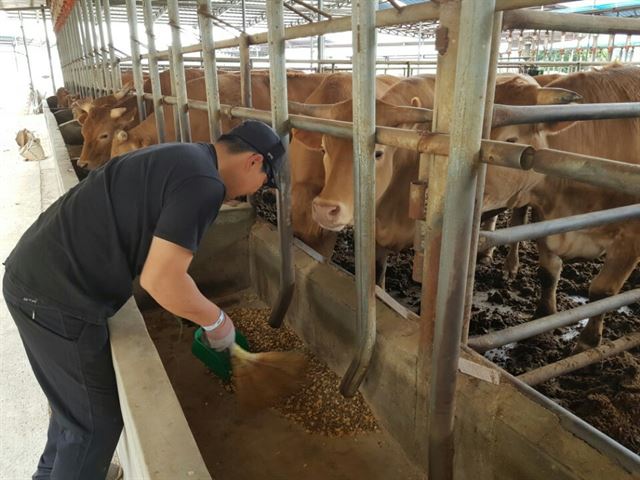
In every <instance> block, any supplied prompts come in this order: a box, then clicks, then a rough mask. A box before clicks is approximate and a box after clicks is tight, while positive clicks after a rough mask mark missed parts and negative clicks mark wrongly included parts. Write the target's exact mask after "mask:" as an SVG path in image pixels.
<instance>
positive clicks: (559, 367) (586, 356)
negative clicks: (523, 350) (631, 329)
mask: <svg viewBox="0 0 640 480" xmlns="http://www.w3.org/2000/svg"><path fill="white" fill-rule="evenodd" d="M639 345H640V332H635V333H630V334H628V335H625V336H624V337H620V338H618V339H617V340H613V341H611V340H604V341H603V343H602V345H599V346H598V347H595V348H591V349H589V350H585V351H584V352H580V353H578V354H577V355H572V356H570V357H567V358H563V359H562V360H559V361H557V362H554V363H550V364H549V365H545V366H543V367H540V368H536V369H535V370H531V371H528V372H526V373H523V374H522V375H518V377H517V378H518V380H522V381H523V382H524V383H526V384H527V385H538V384H540V383H543V382H546V381H547V380H550V379H552V378H555V377H559V376H560V375H565V374H567V373H571V372H573V371H575V370H579V369H581V368H584V367H587V366H589V365H592V364H594V363H598V362H601V361H602V360H605V359H607V358H609V357H612V356H614V355H618V354H619V353H622V352H624V351H626V350H631V349H632V348H635V347H637V346H639Z"/></svg>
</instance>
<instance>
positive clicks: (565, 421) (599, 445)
mask: <svg viewBox="0 0 640 480" xmlns="http://www.w3.org/2000/svg"><path fill="white" fill-rule="evenodd" d="M462 350H464V351H465V352H466V354H467V355H471V356H473V360H474V361H476V362H478V363H480V364H481V365H484V366H486V367H488V368H493V369H495V368H496V366H495V365H494V364H493V363H491V362H490V361H489V360H487V359H486V358H484V357H482V356H481V355H478V354H476V353H474V352H473V350H471V349H470V348H468V347H466V346H464V345H463V346H462ZM500 380H501V383H505V382H506V383H508V384H509V385H511V386H513V387H514V388H515V389H516V390H517V391H518V392H519V393H521V394H523V395H524V396H525V397H527V398H528V399H529V400H531V401H533V402H535V403H536V404H538V405H540V406H542V407H543V408H545V409H546V410H548V411H549V412H551V413H553V414H554V415H555V416H556V417H557V418H558V421H559V422H560V424H561V425H562V427H563V428H564V429H565V430H567V431H568V432H570V433H572V434H573V435H575V436H576V438H579V439H580V440H582V441H584V442H585V443H586V444H587V445H589V446H591V447H592V448H594V449H595V450H597V451H598V452H601V453H602V454H603V455H604V456H605V457H607V458H609V459H611V461H612V462H614V464H615V465H617V466H620V467H621V468H623V469H624V470H625V471H626V472H628V473H629V474H630V475H631V477H632V478H635V477H637V476H639V475H640V457H638V455H636V454H635V453H633V452H632V451H630V450H629V449H627V448H625V447H623V446H622V445H620V444H619V443H618V442H616V441H615V440H613V439H611V438H610V437H608V436H607V435H605V434H604V433H602V432H600V431H599V430H596V429H595V428H594V427H593V426H591V425H589V424H588V423H587V422H585V421H584V420H582V419H581V418H579V417H578V416H576V415H575V414H573V413H571V412H570V411H568V410H567V409H565V408H563V407H561V406H560V405H558V404H557V403H556V402H554V401H553V400H550V399H549V398H547V397H545V396H544V395H543V394H541V393H540V392H538V391H537V390H535V389H533V388H532V387H530V386H529V385H527V384H526V383H524V382H523V381H522V380H519V379H518V378H516V377H514V376H513V375H510V374H509V373H508V372H505V371H504V370H501V371H500ZM634 476H635V477H634Z"/></svg>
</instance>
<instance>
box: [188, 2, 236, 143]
mask: <svg viewBox="0 0 640 480" xmlns="http://www.w3.org/2000/svg"><path fill="white" fill-rule="evenodd" d="M210 14H211V2H210V0H198V22H199V24H200V38H201V39H202V59H203V61H204V83H205V88H206V90H207V107H208V110H207V111H208V114H209V137H210V138H211V141H212V142H215V141H216V140H217V139H218V138H219V137H220V133H221V130H220V96H219V94H218V67H217V65H216V50H215V48H214V46H213V22H212V21H211V17H210ZM241 61H242V60H241Z"/></svg>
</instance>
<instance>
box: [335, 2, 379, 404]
mask: <svg viewBox="0 0 640 480" xmlns="http://www.w3.org/2000/svg"><path fill="white" fill-rule="evenodd" d="M352 5H353V6H352V17H351V18H352V30H353V37H352V38H353V40H352V44H353V58H354V65H353V80H352V81H353V161H354V175H353V180H354V186H353V188H354V202H355V205H356V209H355V212H354V227H355V234H354V244H355V267H356V294H357V295H358V300H357V303H356V325H355V332H356V345H355V348H356V352H355V355H354V357H353V360H352V361H351V364H350V365H349V369H348V370H347V372H346V373H345V375H344V377H342V381H341V383H340V393H342V395H344V396H345V397H351V396H353V395H355V394H356V392H357V391H358V388H359V387H360V384H361V383H362V380H364V377H365V375H366V374H367V370H368V368H369V363H370V362H371V356H372V355H373V347H374V346H375V343H376V297H375V284H376V278H375V277H376V272H375V246H376V242H375V240H376V237H375V198H376V197H375V186H376V176H375V173H376V171H375V162H374V161H373V158H374V152H375V132H376V125H375V121H376V120H375V119H376V91H375V60H376V30H375V8H376V7H375V6H376V4H375V3H374V2H371V1H369V0H356V1H354V2H353V3H352Z"/></svg>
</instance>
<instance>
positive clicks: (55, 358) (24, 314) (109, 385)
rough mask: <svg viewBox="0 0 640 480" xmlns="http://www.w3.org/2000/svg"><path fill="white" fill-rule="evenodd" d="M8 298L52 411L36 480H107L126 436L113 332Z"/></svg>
mask: <svg viewBox="0 0 640 480" xmlns="http://www.w3.org/2000/svg"><path fill="white" fill-rule="evenodd" d="M3 294H4V298H5V301H6V303H7V307H8V308H9V312H10V313H11V316H12V317H13V319H14V321H15V323H16V325H17V327H18V331H19V332H20V337H21V338H22V343H23V344H24V348H25V350H26V352H27V357H28V358H29V362H30V363H31V367H32V368H33V372H34V374H35V376H36V379H37V380H38V382H39V383H40V386H41V387H42V390H43V391H44V393H45V395H46V396H47V399H48V401H49V405H50V407H51V417H50V420H49V431H48V433H47V443H46V446H45V448H44V452H43V453H42V456H41V457H40V462H39V463H38V467H37V470H36V472H35V473H34V475H33V479H34V480H44V479H51V480H104V478H105V475H106V473H107V469H108V468H109V464H110V462H111V459H112V457H113V452H114V451H115V448H116V445H117V443H118V439H119V437H120V433H121V431H122V415H121V412H120V403H119V401H118V390H117V386H116V378H115V373H114V371H113V363H112V361H111V349H110V345H109V330H108V328H107V325H98V324H93V323H88V322H86V321H84V320H81V319H78V318H75V317H73V316H71V315H69V314H67V313H65V312H64V311H61V310H60V309H59V308H56V307H53V306H50V305H47V304H46V302H45V301H42V299H39V298H37V296H34V295H32V294H30V293H29V292H27V291H25V289H24V288H21V287H17V286H16V285H15V283H14V282H12V281H11V278H10V277H9V274H7V275H5V278H4V281H3Z"/></svg>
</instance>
